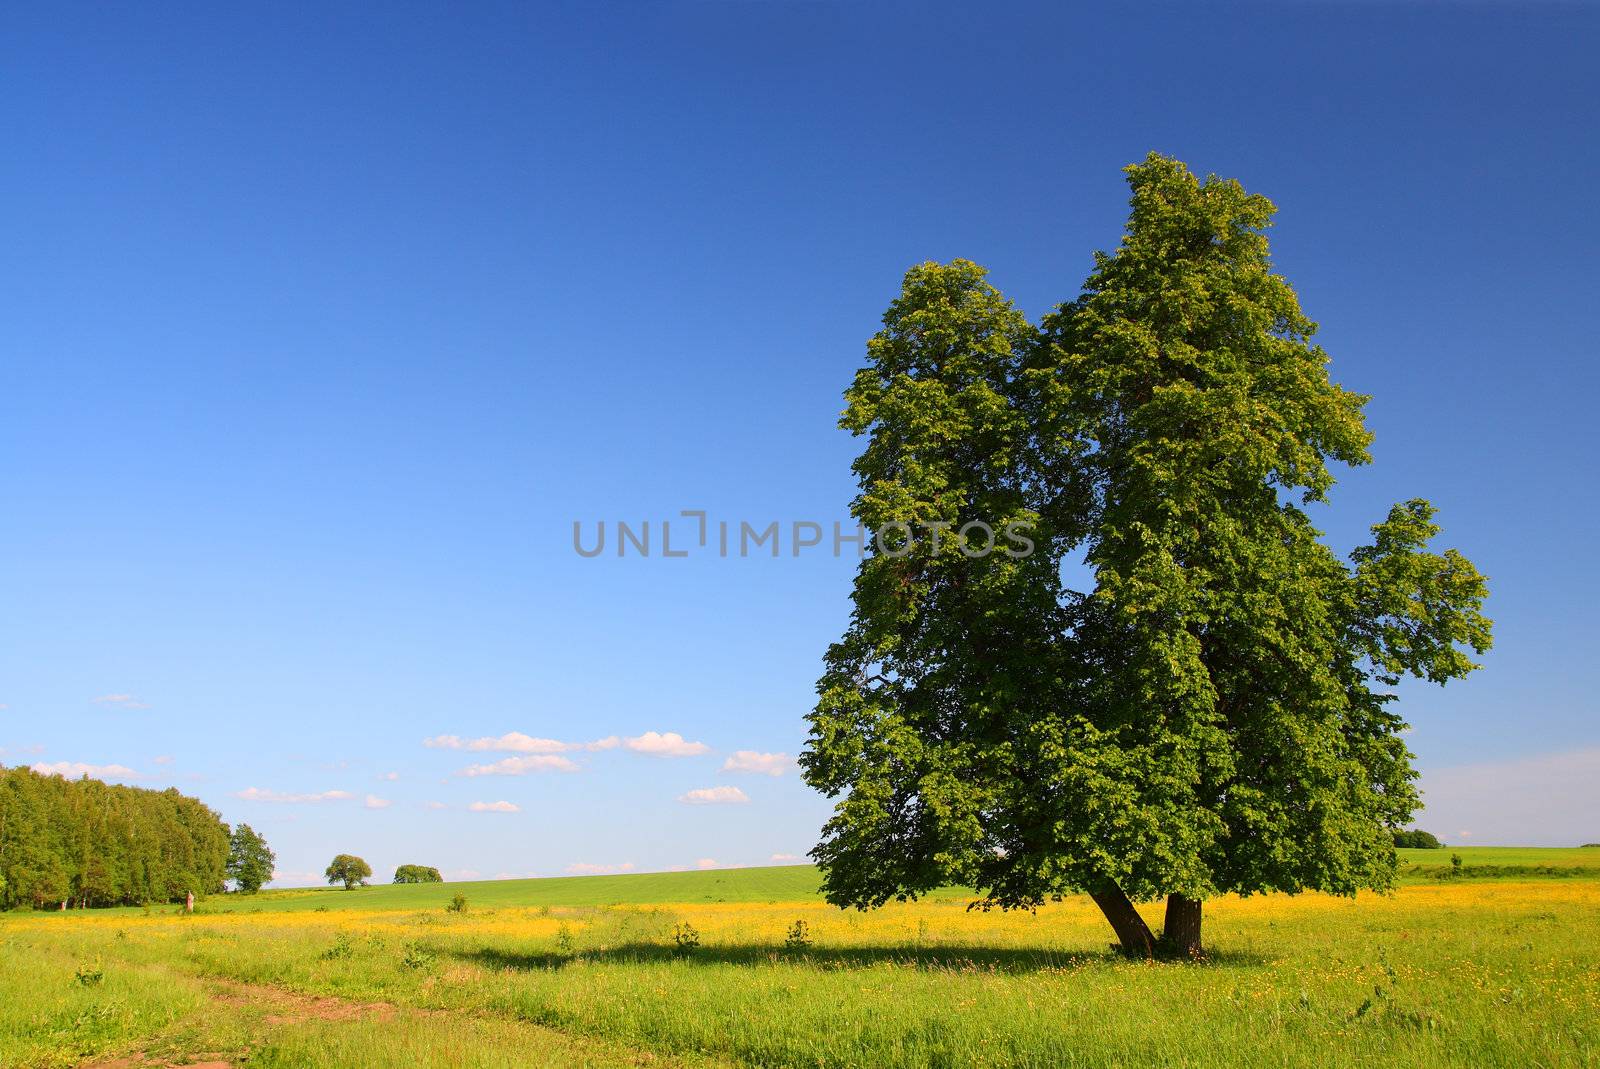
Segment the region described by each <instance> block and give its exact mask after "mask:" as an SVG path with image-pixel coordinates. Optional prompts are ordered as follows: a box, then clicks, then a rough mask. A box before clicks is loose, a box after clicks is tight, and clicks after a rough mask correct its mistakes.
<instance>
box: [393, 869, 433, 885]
mask: <svg viewBox="0 0 1600 1069" xmlns="http://www.w3.org/2000/svg"><path fill="white" fill-rule="evenodd" d="M394 882H395V883H443V882H444V877H443V876H441V875H439V870H438V869H436V868H434V867H433V866H432V865H401V866H400V867H399V868H397V869H395V870H394Z"/></svg>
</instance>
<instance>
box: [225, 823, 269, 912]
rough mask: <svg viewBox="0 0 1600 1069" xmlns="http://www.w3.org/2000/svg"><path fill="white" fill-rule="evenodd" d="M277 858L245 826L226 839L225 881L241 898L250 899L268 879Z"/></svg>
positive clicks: (262, 841) (253, 830)
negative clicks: (241, 895)
mask: <svg viewBox="0 0 1600 1069" xmlns="http://www.w3.org/2000/svg"><path fill="white" fill-rule="evenodd" d="M277 861H278V856H277V855H276V854H274V853H273V852H272V849H271V848H270V847H269V846H267V840H266V839H264V838H262V837H261V835H260V834H259V833H258V832H256V830H255V829H254V828H252V827H251V826H250V825H248V824H241V825H239V826H238V827H237V828H234V829H233V833H232V834H231V835H229V836H228V878H229V879H231V880H233V883H234V886H235V887H237V888H238V889H239V891H240V893H242V894H247V895H253V894H255V893H256V892H257V891H259V890H261V885H262V884H264V883H266V882H267V881H268V880H270V879H272V869H273V866H274V865H275V864H277Z"/></svg>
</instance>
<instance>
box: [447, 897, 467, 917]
mask: <svg viewBox="0 0 1600 1069" xmlns="http://www.w3.org/2000/svg"><path fill="white" fill-rule="evenodd" d="M444 908H445V910H446V911H448V912H450V913H465V912H466V911H467V896H466V895H464V894H461V893H459V892H457V894H456V896H455V897H454V898H452V899H450V904H449V905H448V906H446V907H444Z"/></svg>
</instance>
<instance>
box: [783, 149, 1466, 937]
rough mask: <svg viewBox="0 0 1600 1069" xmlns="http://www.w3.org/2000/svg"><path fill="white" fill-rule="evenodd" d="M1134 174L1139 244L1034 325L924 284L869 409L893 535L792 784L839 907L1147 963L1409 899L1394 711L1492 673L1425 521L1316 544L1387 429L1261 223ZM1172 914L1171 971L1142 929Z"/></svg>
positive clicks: (1167, 166) (1176, 178)
mask: <svg viewBox="0 0 1600 1069" xmlns="http://www.w3.org/2000/svg"><path fill="white" fill-rule="evenodd" d="M1127 173H1128V182H1129V185H1130V187H1131V190H1132V199H1131V214H1130V216H1129V220H1128V224H1127V227H1126V230H1125V232H1124V234H1123V238H1122V241H1121V243H1120V245H1119V246H1118V248H1117V249H1116V251H1114V252H1112V253H1102V254H1098V255H1097V257H1096V262H1095V270H1094V272H1093V274H1091V275H1090V277H1089V279H1088V281H1087V282H1086V283H1085V284H1084V286H1083V289H1082V291H1081V293H1080V295H1079V296H1078V297H1077V298H1076V299H1074V300H1072V301H1070V302H1068V303H1066V304H1064V305H1062V306H1060V307H1059V308H1058V309H1057V310H1056V311H1055V312H1054V313H1053V314H1051V315H1049V316H1047V317H1046V319H1045V320H1044V322H1043V325H1042V329H1039V330H1034V329H1033V328H1031V327H1030V326H1029V325H1028V323H1027V322H1026V320H1025V319H1024V318H1023V317H1022V315H1021V313H1020V312H1018V311H1017V310H1016V308H1015V307H1014V306H1013V305H1012V304H1011V303H1010V302H1009V301H1008V300H1006V299H1005V298H1004V296H1003V295H1001V294H1000V293H999V291H997V290H996V289H995V288H994V287H993V286H991V285H990V284H989V283H988V282H987V281H986V278H985V273H984V271H983V269H982V268H980V267H978V266H977V265H976V264H973V263H970V262H968V261H962V260H958V261H955V262H953V263H950V264H943V265H941V264H933V263H929V264H923V265H920V266H918V267H915V268H913V269H912V270H911V271H910V272H909V273H908V274H907V276H906V278H905V284H904V288H903V289H902V291H901V294H900V296H899V298H898V299H897V300H896V301H895V302H894V303H893V304H891V305H890V307H889V311H888V312H887V313H886V314H885V316H884V326H883V330H882V331H880V332H879V333H878V334H877V335H876V336H875V337H874V338H873V339H872V340H871V341H870V342H869V343H868V362H867V366H866V367H865V368H863V369H862V370H861V371H859V372H858V373H857V375H856V378H855V381H854V384H853V385H852V386H851V387H850V389H849V390H848V391H847V393H846V395H845V396H846V401H847V408H846V410H845V413H844V415H843V418H842V420H841V425H842V426H844V427H845V428H847V429H849V430H850V431H852V432H854V433H856V434H861V435H865V436H866V439H867V440H866V446H865V448H864V450H863V451H862V453H861V455H860V457H859V458H858V459H857V460H856V462H855V465H854V470H855V473H856V475H857V478H858V486H859V488H860V493H859V495H858V496H857V497H856V499H855V500H854V502H852V505H851V512H852V514H853V515H854V516H855V517H856V518H857V519H858V520H860V521H861V523H862V524H863V525H864V526H865V527H866V528H868V529H870V530H873V531H878V532H883V531H889V532H890V537H889V538H888V539H887V540H885V542H883V543H878V542H874V543H873V544H872V545H870V546H868V547H867V552H866V555H865V559H863V560H862V562H861V564H860V566H859V568H858V571H857V574H856V580H855V588H854V591H853V593H852V600H853V602H854V611H853V613H852V616H851V620H850V623H849V626H848V629H847V630H846V632H845V634H844V636H843V637H842V638H841V639H840V641H838V642H837V643H835V644H834V645H833V646H832V647H830V648H829V650H828V653H827V656H826V659H825V669H824V674H823V676H822V679H821V680H820V682H819V683H818V702H817V705H816V707H815V709H814V711H813V712H812V713H811V715H810V717H809V719H810V723H811V731H810V738H809V741H808V743H807V747H806V752H805V754H804V755H803V757H802V759H801V763H802V766H803V768H804V771H805V777H806V780H807V782H808V783H810V784H811V785H812V786H813V787H816V788H818V789H820V790H822V791H823V792H824V793H826V794H827V795H829V796H831V797H838V798H840V800H839V801H838V803H837V805H836V807H835V810H834V815H833V817H832V818H831V819H830V820H829V822H828V824H827V825H826V827H825V828H824V831H823V838H822V841H821V843H819V844H818V846H817V847H816V848H815V849H814V850H813V851H812V856H813V857H815V858H816V859H817V861H818V863H819V865H820V867H821V868H822V870H823V874H824V890H825V893H826V895H827V897H828V899H829V901H831V902H833V903H835V904H837V905H842V906H857V907H862V908H866V907H874V906H878V905H881V904H883V903H884V902H886V901H887V900H889V899H891V898H896V897H900V898H905V897H915V896H917V895H921V894H924V893H926V892H928V891H931V890H933V889H934V888H937V887H940V886H942V885H947V884H963V885H966V886H970V887H976V888H978V889H979V892H980V894H981V895H982V901H983V903H984V904H985V905H989V906H998V907H1000V908H1024V909H1026V908H1032V907H1034V906H1037V905H1039V904H1040V903H1042V902H1044V901H1047V900H1049V899H1053V898H1058V897H1061V896H1062V895H1065V894H1069V893H1073V892H1077V891H1084V892H1087V893H1088V894H1089V895H1090V896H1091V897H1092V898H1093V900H1094V901H1095V902H1096V904H1097V905H1099V907H1100V908H1101V910H1102V911H1103V912H1104V913H1105V915H1106V918H1107V920H1108V921H1109V922H1110V923H1111V926H1112V928H1113V930H1114V931H1115V932H1116V934H1117V938H1118V940H1119V942H1120V943H1121V946H1122V949H1123V950H1124V951H1125V952H1126V953H1128V954H1131V955H1138V956H1150V955H1152V954H1153V953H1156V952H1157V951H1163V952H1169V953H1172V954H1175V955H1193V954H1198V953H1200V952H1201V948H1202V944H1201V938H1200V931H1201V906H1202V903H1203V901H1204V900H1205V899H1207V898H1212V897H1215V896H1218V895H1224V894H1231V893H1242V894H1248V893H1252V892H1263V891H1287V892H1296V891H1303V890H1312V889H1314V890H1320V891H1325V892H1330V893H1335V894H1344V895H1353V894H1355V893H1356V891H1357V890H1359V889H1361V888H1385V887H1388V886H1390V885H1391V884H1392V883H1393V881H1394V879H1395V873H1396V869H1397V858H1396V855H1395V852H1394V844H1393V840H1392V838H1391V835H1390V829H1391V828H1393V827H1396V826H1400V825H1403V824H1405V823H1407V822H1408V821H1409V820H1410V819H1411V815H1412V812H1413V810H1414V809H1415V808H1416V806H1417V804H1418V798H1417V794H1416V791H1415V789H1414V786H1413V780H1414V779H1415V772H1414V771H1413V770H1412V768H1411V764H1410V757H1411V755H1410V753H1409V751H1408V750H1407V749H1406V746H1405V741H1404V739H1403V738H1402V736H1401V730H1402V729H1403V728H1404V726H1405V725H1404V722H1403V721H1402V720H1401V718H1400V717H1399V716H1398V715H1397V714H1396V713H1394V712H1393V711H1391V709H1390V704H1389V703H1390V702H1392V701H1393V699H1394V697H1395V694H1394V688H1395V686H1396V685H1397V684H1398V683H1399V681H1400V679H1401V677H1403V676H1406V675H1413V676H1418V677H1422V678H1426V679H1428V680H1430V681H1432V682H1435V683H1445V682H1447V681H1449V680H1452V679H1456V678H1459V677H1461V676H1465V675H1466V674H1468V673H1469V672H1471V671H1472V670H1473V669H1474V668H1476V667H1477V666H1476V665H1475V664H1474V663H1473V662H1472V660H1471V659H1470V658H1469V656H1468V650H1471V651H1479V652H1481V651H1483V650H1485V649H1487V648H1488V646H1489V642H1490V624H1489V621H1488V620H1487V619H1486V618H1485V617H1484V616H1483V615H1482V614H1481V612H1480V611H1479V610H1480V608H1481V606H1482V602H1483V600H1484V598H1485V597H1486V593H1487V588H1486V584H1485V581H1484V579H1483V577H1482V576H1481V575H1480V574H1479V573H1478V571H1477V570H1476V569H1475V568H1474V567H1473V565H1472V564H1471V562H1469V561H1468V560H1467V559H1466V558H1465V557H1464V556H1462V555H1461V554H1460V553H1457V552H1456V551H1454V550H1446V551H1444V552H1434V551H1431V550H1430V549H1429V542H1430V540H1431V539H1432V538H1433V537H1434V536H1435V535H1436V534H1437V533H1438V530H1439V529H1438V528H1437V527H1436V526H1435V525H1434V523H1433V515H1434V509H1433V508H1432V507H1431V506H1430V505H1429V504H1428V503H1427V502H1425V501H1422V500H1412V501H1408V502H1406V503H1404V504H1400V505H1396V506H1395V507H1394V508H1393V509H1391V510H1390V512H1389V514H1388V516H1387V517H1386V518H1385V519H1384V520H1383V521H1382V522H1381V523H1379V524H1377V525H1376V526H1375V527H1373V528H1372V532H1373V540H1372V542H1371V543H1370V544H1369V545H1366V546H1364V547H1362V548H1359V549H1357V550H1356V551H1355V552H1354V553H1353V554H1351V558H1350V559H1349V560H1348V561H1346V560H1341V559H1340V558H1339V557H1337V556H1336V555H1335V554H1334V553H1333V551H1332V550H1331V549H1329V548H1328V547H1327V545H1326V544H1325V543H1324V542H1323V540H1322V535H1321V532H1320V531H1318V530H1317V529H1316V527H1315V526H1314V525H1313V523H1312V520H1311V517H1310V516H1309V515H1308V512H1307V506H1309V505H1314V504H1318V503H1321V502H1323V501H1325V500H1326V497H1327V493H1328V491H1329V490H1330V489H1331V487H1332V485H1333V482H1334V478H1333V474H1332V471H1331V470H1330V469H1331V466H1332V465H1334V464H1336V463H1342V464H1349V465H1355V464H1364V463H1366V462H1367V461H1368V460H1369V455H1368V451H1367V447H1368V445H1369V443H1370V441H1371V435H1370V434H1369V433H1368V431H1367V429H1366V426H1365V424H1364V421H1363V417H1362V408H1363V405H1364V404H1365V403H1366V400H1367V399H1366V398H1365V397H1363V396H1361V395H1359V394H1355V393H1352V392H1350V391H1347V390H1345V389H1343V388H1342V387H1340V386H1339V385H1337V384H1336V383H1334V382H1333V381H1331V379H1330V378H1329V376H1328V370H1327V361H1328V357H1327V355H1326V353H1324V352H1323V350H1322V349H1321V348H1320V347H1318V346H1317V345H1315V344H1314V343H1313V341H1312V336H1313V334H1314V333H1315V331H1316V329H1317V328H1316V324H1315V323H1313V322H1312V321H1311V320H1310V319H1309V318H1307V317H1306V315H1305V314H1304V313H1303V312H1302V311H1301V308H1300V304H1299V301H1298V299H1297V297H1296V296H1295V293H1294V291H1293V290H1292V289H1291V288H1290V286H1289V284H1288V282H1287V281H1285V280H1284V279H1283V278H1282V277H1281V276H1280V275H1278V274H1276V273H1275V272H1274V270H1273V265H1272V262H1271V259H1270V257H1269V255H1268V247H1267V237H1266V228H1267V227H1268V226H1269V224H1270V222H1271V218H1272V215H1273V214H1274V211H1275V209H1274V208H1273V206H1272V204H1271V202H1270V201H1268V200H1267V199H1266V198H1265V197H1262V196H1259V195H1254V194H1250V193H1247V192H1246V191H1245V190H1244V189H1243V188H1241V187H1240V185H1239V183H1237V182H1234V181H1231V180H1223V179H1218V178H1207V179H1204V180H1201V179H1198V178H1196V177H1195V176H1194V175H1193V174H1191V173H1190V172H1189V170H1188V169H1187V168H1186V167H1185V166H1184V165H1183V164H1181V163H1179V162H1178V161H1176V160H1172V159H1168V158H1165V157H1162V156H1159V155H1154V154H1152V155H1151V156H1150V157H1149V158H1148V159H1146V160H1145V161H1144V162H1142V163H1140V164H1137V165H1135V166H1133V167H1130V168H1128V172H1127ZM1018 520H1024V521H1031V522H1032V523H1033V525H1034V526H1033V531H1032V534H1031V538H1032V540H1033V541H1034V543H1035V544H1036V547H1037V549H1036V551H1035V552H1034V553H1033V554H1032V555H1031V556H1026V557H1014V556H1012V555H1010V554H1008V553H1002V552H987V553H985V552H983V551H984V550H985V549H987V548H988V547H987V546H986V545H985V542H986V541H987V538H988V536H986V534H985V533H984V531H983V529H982V528H981V527H974V526H973V525H974V524H976V523H978V522H979V521H981V522H982V523H985V524H988V525H989V526H990V527H991V528H993V529H995V530H1000V529H1001V528H1002V527H1003V526H1004V525H1007V524H1010V523H1013V522H1014V521H1018ZM896 524H898V525H903V526H909V527H910V528H912V529H914V530H916V531H918V533H919V537H917V538H916V540H915V541H914V542H911V543H909V544H908V543H907V542H906V541H905V540H904V539H903V538H902V537H899V534H898V533H897V532H900V531H901V528H895V527H893V525H896ZM940 533H942V535H943V537H942V538H941V537H937V536H938V535H939V534H940ZM1080 565H1081V567H1080ZM1077 575H1087V577H1088V580H1089V581H1088V583H1087V584H1082V585H1084V586H1085V589H1081V590H1077V589H1071V588H1069V587H1068V585H1067V580H1068V579H1069V578H1071V577H1074V576H1077ZM841 796H842V797H841ZM1162 897H1164V898H1165V899H1166V906H1167V909H1166V926H1165V929H1164V931H1163V933H1162V934H1163V938H1162V940H1161V943H1160V944H1159V945H1158V943H1157V941H1156V939H1155V937H1154V935H1153V934H1152V932H1151V931H1150V928H1149V927H1148V925H1147V924H1146V923H1145V921H1144V919H1143V918H1142V917H1141V915H1140V914H1139V912H1138V911H1137V910H1136V909H1135V908H1134V903H1135V902H1138V901H1149V900H1152V899H1157V898H1162Z"/></svg>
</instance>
